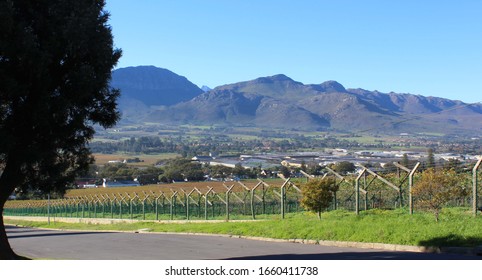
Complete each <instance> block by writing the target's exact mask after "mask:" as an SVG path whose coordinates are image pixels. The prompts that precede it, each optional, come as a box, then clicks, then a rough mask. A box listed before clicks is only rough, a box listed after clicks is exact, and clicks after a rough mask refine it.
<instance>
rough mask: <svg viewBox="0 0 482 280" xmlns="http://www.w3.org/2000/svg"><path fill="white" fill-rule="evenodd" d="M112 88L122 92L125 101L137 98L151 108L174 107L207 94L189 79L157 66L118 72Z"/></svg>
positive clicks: (122, 69) (139, 67) (125, 69)
mask: <svg viewBox="0 0 482 280" xmlns="http://www.w3.org/2000/svg"><path fill="white" fill-rule="evenodd" d="M111 86H112V87H114V88H120V89H122V91H121V94H122V95H121V98H126V99H135V100H137V101H140V102H142V103H144V104H145V105H147V106H170V105H174V104H177V103H179V102H183V101H187V100H190V99H192V98H194V97H196V96H198V95H199V94H201V93H203V91H202V90H201V89H200V88H199V87H197V86H196V85H195V84H193V83H191V82H190V81H189V80H188V79H186V78H185V77H183V76H179V75H177V74H175V73H173V72H171V71H169V70H167V69H163V68H157V67H154V66H138V67H127V68H119V69H116V70H114V71H113V72H112V82H111Z"/></svg>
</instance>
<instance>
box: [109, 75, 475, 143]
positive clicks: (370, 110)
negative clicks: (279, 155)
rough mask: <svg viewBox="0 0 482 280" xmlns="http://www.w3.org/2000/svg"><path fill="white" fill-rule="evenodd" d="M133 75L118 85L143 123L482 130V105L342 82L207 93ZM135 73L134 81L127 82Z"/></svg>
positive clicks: (268, 81) (281, 80)
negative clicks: (353, 86) (363, 87)
mask: <svg viewBox="0 0 482 280" xmlns="http://www.w3.org/2000/svg"><path fill="white" fill-rule="evenodd" d="M127 70H128V71H129V72H128V71H127ZM127 70H124V69H118V70H116V72H117V71H118V72H117V73H115V75H114V76H115V81H113V83H112V84H113V85H114V86H118V87H119V88H120V89H121V91H122V92H123V99H122V100H123V101H122V102H121V105H122V106H121V108H123V109H124V115H126V112H127V111H128V110H126V108H134V109H135V116H136V117H137V118H138V119H139V120H142V121H149V122H159V123H165V124H186V123H189V124H199V125H212V124H218V125H235V126H256V127H269V128H286V129H300V130H330V129H332V130H338V131H346V132H359V131H367V130H370V131H374V132H384V133H402V132H438V133H445V134H450V133H469V134H477V133H480V132H481V131H482V105H480V104H477V105H470V106H469V105H467V104H465V103H463V102H461V101H454V100H448V99H443V98H437V97H425V96H421V95H412V94H406V93H405V94H398V93H393V92H391V93H381V92H378V91H368V90H364V89H346V88H345V87H344V86H343V85H341V84H340V83H338V82H336V81H326V82H324V83H321V84H308V85H305V84H303V83H301V82H298V81H294V80H293V79H291V78H289V77H287V76H286V75H283V74H278V75H274V76H270V77H261V78H257V79H254V80H251V81H245V82H239V83H234V84H229V85H223V86H219V87H216V88H214V89H212V90H209V91H206V92H203V91H202V90H201V89H199V88H198V87H197V86H195V85H193V84H192V83H190V82H189V81H188V80H187V79H186V78H184V77H181V76H177V75H176V74H174V73H172V72H170V71H168V70H165V69H158V68H155V69H152V67H141V68H139V67H136V68H127ZM153 73H157V74H156V75H159V78H156V77H157V76H156V75H154V74H153ZM161 74H162V75H161ZM129 75H132V77H130V78H126V77H128V76H129ZM161 76H162V79H161V78H160V77H161ZM124 79H127V80H128V81H127V82H126V81H124ZM134 88H135V89H136V90H135V91H134V90H133V89H134ZM154 88H155V89H156V90H154ZM160 89H162V90H160ZM160 105H162V106H160ZM127 115H128V114H127Z"/></svg>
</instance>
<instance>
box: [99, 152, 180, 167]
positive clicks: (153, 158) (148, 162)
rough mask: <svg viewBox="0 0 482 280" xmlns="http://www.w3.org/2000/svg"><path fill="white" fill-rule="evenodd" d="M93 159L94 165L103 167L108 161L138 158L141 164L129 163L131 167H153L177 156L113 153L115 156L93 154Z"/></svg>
mask: <svg viewBox="0 0 482 280" xmlns="http://www.w3.org/2000/svg"><path fill="white" fill-rule="evenodd" d="M93 156H94V158H95V164H98V165H104V164H106V163H108V162H109V161H117V160H119V161H123V160H124V159H128V158H139V159H140V160H141V161H142V162H134V163H129V165H132V166H152V165H155V164H156V162H157V161H159V160H164V159H170V158H176V157H177V156H179V155H178V154H175V153H164V154H152V155H151V154H130V153H115V154H98V153H97V154H93Z"/></svg>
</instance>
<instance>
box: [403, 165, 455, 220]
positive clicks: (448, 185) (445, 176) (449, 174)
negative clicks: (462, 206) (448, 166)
mask: <svg viewBox="0 0 482 280" xmlns="http://www.w3.org/2000/svg"><path fill="white" fill-rule="evenodd" d="M460 182H461V180H459V177H458V175H457V173H455V171H453V170H449V171H447V170H436V169H433V168H430V169H427V170H426V171H424V172H423V173H422V177H421V178H420V180H419V181H418V182H417V183H416V184H415V186H414V187H413V188H412V192H413V196H414V197H415V203H416V205H417V206H419V207H420V208H424V209H427V210H429V211H430V212H432V213H433V214H434V215H435V221H437V222H438V221H439V215H440V211H441V210H442V207H443V206H444V205H445V204H446V203H447V202H448V201H450V200H451V199H453V198H455V197H459V196H460V195H463V193H464V189H463V187H461V184H460Z"/></svg>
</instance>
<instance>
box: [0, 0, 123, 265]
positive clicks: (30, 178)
mask: <svg viewBox="0 0 482 280" xmlns="http://www.w3.org/2000/svg"><path fill="white" fill-rule="evenodd" d="M104 5H105V1H104V0H23V1H20V0H0V80H1V83H0V104H1V105H0V168H1V169H3V172H2V173H1V176H0V207H1V209H2V210H1V211H2V214H3V207H4V205H5V202H6V200H7V199H8V196H9V195H10V194H11V193H12V192H13V190H14V189H15V188H19V189H23V190H25V189H28V188H29V187H35V188H38V189H40V190H42V191H43V192H44V193H48V192H51V191H56V192H64V191H65V187H66V185H67V184H68V183H69V182H71V181H72V180H73V179H74V178H75V176H76V174H78V173H79V172H80V171H85V170H86V169H87V168H88V165H89V164H91V163H92V162H93V158H92V156H91V154H90V151H89V149H88V147H87V143H88V141H89V140H90V139H92V137H93V135H94V132H95V131H94V127H93V126H94V125H96V124H98V125H100V126H102V127H104V128H108V127H112V126H113V125H114V124H115V123H116V122H117V120H118V119H119V112H118V111H117V109H116V108H117V98H118V96H119V91H118V90H115V89H111V88H110V86H109V82H110V79H111V71H112V69H113V67H114V66H115V65H116V63H117V61H118V59H119V58H120V56H121V51H120V50H119V49H116V48H114V45H113V37H112V32H111V28H110V26H109V25H108V24H107V21H108V18H109V14H108V13H107V12H106V11H104V10H103V8H104ZM17 257H18V256H17V255H16V254H15V253H14V252H13V250H12V249H11V247H10V244H9V243H8V239H7V236H6V232H5V228H4V224H3V218H2V219H1V224H0V258H1V259H14V258H17Z"/></svg>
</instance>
